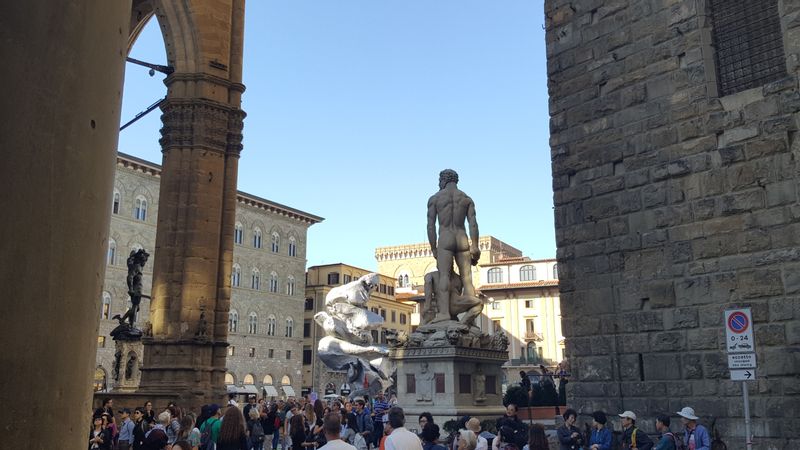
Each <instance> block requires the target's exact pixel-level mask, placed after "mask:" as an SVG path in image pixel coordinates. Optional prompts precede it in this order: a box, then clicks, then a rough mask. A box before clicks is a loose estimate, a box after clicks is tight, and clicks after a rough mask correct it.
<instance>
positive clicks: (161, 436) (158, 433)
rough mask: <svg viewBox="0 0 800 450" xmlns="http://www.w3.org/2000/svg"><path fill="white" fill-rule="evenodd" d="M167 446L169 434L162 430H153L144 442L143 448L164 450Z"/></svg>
mask: <svg viewBox="0 0 800 450" xmlns="http://www.w3.org/2000/svg"><path fill="white" fill-rule="evenodd" d="M166 444H167V433H165V432H164V430H161V429H158V428H156V429H154V430H151V431H150V432H149V433H148V434H147V436H146V437H145V438H144V441H143V442H142V448H144V449H148V450H150V449H152V450H157V449H160V448H163V447H164V445H166Z"/></svg>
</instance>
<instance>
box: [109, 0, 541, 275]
mask: <svg viewBox="0 0 800 450" xmlns="http://www.w3.org/2000/svg"><path fill="white" fill-rule="evenodd" d="M246 8H247V9H246V23H245V57H244V75H243V78H244V84H245V85H246V86H247V90H246V92H245V93H244V96H243V105H242V107H243V109H244V110H245V112H247V119H246V120H245V126H244V150H243V152H242V157H241V161H240V166H239V189H240V190H243V191H245V192H249V193H252V194H254V195H258V196H261V197H265V198H268V199H271V200H274V201H276V202H279V203H283V204H285V205H290V206H292V207H295V208H298V209H301V210H304V211H307V212H310V213H313V214H316V215H319V216H322V217H325V219H326V220H325V221H324V222H322V223H321V224H317V225H314V226H312V227H311V228H310V229H309V234H308V241H309V242H308V255H307V256H308V265H309V266H312V265H318V264H327V263H334V262H345V263H348V264H353V265H356V266H360V267H364V268H366V269H374V268H376V266H377V264H376V262H375V258H374V250H375V247H378V246H384V245H398V244H405V243H416V242H425V241H426V240H427V237H426V229H425V226H426V218H425V212H426V204H427V200H428V197H430V195H432V194H433V193H435V192H436V190H437V182H438V173H439V171H440V170H442V169H444V168H452V169H455V170H456V171H458V173H459V175H460V177H461V182H460V183H459V187H460V188H461V189H462V190H464V191H465V192H467V193H468V194H469V195H470V196H471V197H472V198H473V199H474V200H475V204H476V206H477V214H478V224H479V226H480V231H481V235H493V236H495V237H497V238H499V239H501V240H503V241H505V242H507V243H509V244H511V245H513V246H515V247H517V248H519V249H520V250H522V251H523V253H524V254H526V255H528V256H531V257H534V258H548V257H554V256H555V237H554V228H553V211H552V205H553V200H552V198H553V194H552V184H551V175H550V150H549V146H548V138H549V131H548V120H549V116H548V113H547V80H546V59H545V42H544V30H543V29H542V25H543V23H544V19H543V6H542V0H503V1H498V2H487V1H475V0H437V1H435V2H426V1H419V0H405V1H398V0H384V1H367V0H358V1H357V0H337V1H323V0H317V1H308V0H291V1H289V0H283V1H277V0H249V1H248V2H247V6H246ZM131 56H132V57H134V58H138V59H142V60H146V61H149V62H155V63H160V64H165V63H166V56H165V54H164V45H163V41H162V39H161V35H160V33H159V30H158V27H157V26H156V23H155V20H153V21H152V22H151V23H150V24H149V25H148V26H147V28H146V29H145V31H144V32H143V33H142V35H141V37H140V38H139V40H138V41H137V43H136V45H135V47H134V49H133V51H132V52H131ZM162 80H163V76H161V75H160V74H156V76H155V77H152V78H151V77H149V76H148V74H147V69H145V68H142V67H139V66H135V65H132V64H128V67H127V72H126V80H125V93H124V100H123V109H122V120H123V122H126V121H127V120H129V119H130V118H132V117H133V116H134V115H135V114H137V113H138V112H140V111H142V110H144V109H145V108H146V107H147V106H148V105H150V104H151V103H153V102H154V101H156V100H158V99H159V98H160V97H163V96H164V95H165V93H166V88H165V87H164V85H163V82H162ZM159 128H160V119H159V113H158V111H154V112H153V113H151V114H150V115H148V116H147V117H145V118H144V119H142V120H140V121H139V122H137V123H136V124H134V125H132V126H130V127H129V128H127V129H125V130H123V131H122V132H121V133H120V142H119V149H120V151H123V152H125V153H129V154H132V155H135V156H138V157H141V158H145V159H148V160H151V161H155V162H158V163H160V162H161V152H160V148H159V145H158V137H159V134H158V130H159Z"/></svg>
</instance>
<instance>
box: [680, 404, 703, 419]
mask: <svg viewBox="0 0 800 450" xmlns="http://www.w3.org/2000/svg"><path fill="white" fill-rule="evenodd" d="M678 415H679V416H681V417H684V418H686V419H689V420H697V419H699V417H697V416H695V415H694V409H692V408H690V407H688V406H684V407H683V409H682V410H680V411H678Z"/></svg>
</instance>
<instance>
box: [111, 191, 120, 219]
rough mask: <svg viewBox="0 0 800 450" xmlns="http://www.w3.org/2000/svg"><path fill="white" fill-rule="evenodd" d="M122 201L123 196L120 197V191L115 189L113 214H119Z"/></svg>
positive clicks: (112, 205)
mask: <svg viewBox="0 0 800 450" xmlns="http://www.w3.org/2000/svg"><path fill="white" fill-rule="evenodd" d="M121 200H122V196H120V195H119V191H118V190H116V189H114V199H113V200H112V203H111V214H119V205H120V202H121Z"/></svg>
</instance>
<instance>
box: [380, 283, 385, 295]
mask: <svg viewBox="0 0 800 450" xmlns="http://www.w3.org/2000/svg"><path fill="white" fill-rule="evenodd" d="M380 291H381V294H385V293H386V285H385V284H383V283H381V284H380Z"/></svg>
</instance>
